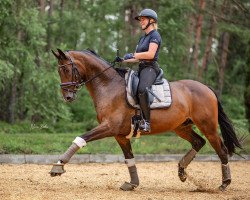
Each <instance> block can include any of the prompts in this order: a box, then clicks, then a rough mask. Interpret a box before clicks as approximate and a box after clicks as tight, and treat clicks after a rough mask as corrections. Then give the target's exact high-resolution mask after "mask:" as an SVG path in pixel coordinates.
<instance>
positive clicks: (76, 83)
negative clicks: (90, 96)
mask: <svg viewBox="0 0 250 200" xmlns="http://www.w3.org/2000/svg"><path fill="white" fill-rule="evenodd" d="M67 53H68V57H69V60H70V63H68V64H64V65H59V68H61V67H65V66H67V65H71V66H72V68H71V70H72V79H71V82H65V83H61V84H60V87H61V89H63V90H66V91H68V92H73V93H76V92H77V91H78V90H79V89H81V87H82V86H83V85H86V84H87V83H88V82H90V81H92V80H94V79H95V78H97V77H98V76H100V75H102V74H103V73H104V72H105V71H107V70H108V69H110V68H111V67H114V66H115V64H116V62H115V60H114V61H113V62H112V63H110V64H111V65H110V66H109V67H108V68H106V69H104V70H103V71H101V72H100V73H98V74H96V75H95V76H93V77H92V78H90V79H88V80H86V81H83V80H82V78H81V75H80V73H79V71H78V68H77V66H76V64H75V63H74V61H73V59H72V58H71V57H70V53H69V51H67ZM78 77H80V78H81V80H80V81H78V79H79V78H78ZM74 78H75V80H76V81H73V79H74ZM70 86H75V88H74V89H73V90H71V89H69V88H68V87H70Z"/></svg>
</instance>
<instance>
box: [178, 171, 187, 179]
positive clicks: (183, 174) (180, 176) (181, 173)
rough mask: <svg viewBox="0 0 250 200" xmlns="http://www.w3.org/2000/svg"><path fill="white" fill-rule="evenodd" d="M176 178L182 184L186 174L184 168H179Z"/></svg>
mask: <svg viewBox="0 0 250 200" xmlns="http://www.w3.org/2000/svg"><path fill="white" fill-rule="evenodd" d="M178 176H179V178H180V180H181V181H182V182H185V181H186V180H187V173H186V172H185V169H184V168H182V167H179V170H178Z"/></svg>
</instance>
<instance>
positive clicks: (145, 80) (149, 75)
mask: <svg viewBox="0 0 250 200" xmlns="http://www.w3.org/2000/svg"><path fill="white" fill-rule="evenodd" d="M156 76H157V73H156V70H155V69H153V68H152V67H146V68H144V69H142V70H141V71H140V82H139V86H138V97H139V103H140V107H141V111H142V115H143V119H144V120H143V122H142V123H140V127H139V128H140V129H141V130H143V131H146V132H150V105H149V98H148V92H147V88H150V87H151V86H152V84H153V83H154V81H155V79H156Z"/></svg>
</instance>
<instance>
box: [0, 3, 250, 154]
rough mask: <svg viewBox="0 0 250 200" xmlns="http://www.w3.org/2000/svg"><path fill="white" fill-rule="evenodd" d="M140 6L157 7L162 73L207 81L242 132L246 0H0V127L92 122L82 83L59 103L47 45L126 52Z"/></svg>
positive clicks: (49, 127)
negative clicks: (66, 100)
mask: <svg viewBox="0 0 250 200" xmlns="http://www.w3.org/2000/svg"><path fill="white" fill-rule="evenodd" d="M144 8H152V9H154V10H155V11H156V12H157V13H158V17H159V24H158V27H159V32H160V33H161V36H162V39H163V43H162V47H161V52H160V55H159V63H160V65H161V67H162V68H163V70H164V72H165V77H166V78H167V79H168V80H170V81H175V80H179V79H194V80H198V81H200V82H202V83H204V84H207V85H209V86H211V87H213V88H214V89H215V90H216V92H217V94H218V96H219V98H220V99H221V101H222V104H223V106H224V109H225V110H226V112H227V114H228V115H229V117H230V118H231V119H232V121H233V122H234V124H235V126H236V129H237V131H238V132H240V133H243V134H249V128H250V126H249V123H250V2H249V1H248V0H157V1H155V0H137V1H132V0H126V1H123V0H121V1H114V0H76V1H65V0H37V1H35V0H1V1H0V96H1V98H0V132H1V133H4V134H12V133H33V132H46V133H52V132H55V133H63V132H65V133H66V132H72V131H78V130H79V132H83V131H84V130H89V129H91V128H93V127H94V126H95V125H96V124H97V122H96V118H95V110H94V107H93V104H92V101H91V99H90V96H89V95H88V93H87V91H86V89H85V88H82V90H81V91H80V92H79V94H78V99H77V100H76V101H75V102H73V103H71V104H66V103H64V101H63V99H62V96H61V93H60V87H59V83H60V81H59V76H58V74H57V60H56V59H55V58H54V56H53V55H52V53H51V49H54V50H55V49H56V48H60V49H63V50H83V49H87V48H91V49H93V50H95V51H96V52H97V53H98V54H99V55H100V56H101V57H103V58H104V59H106V60H107V61H112V60H113V59H114V58H115V56H116V49H119V50H120V54H121V55H123V54H125V53H126V52H133V51H134V50H135V46H136V44H137V42H138V38H139V37H140V36H141V34H143V33H142V31H141V30H140V27H139V24H138V23H137V21H135V20H134V16H135V15H137V14H138V13H139V12H140V11H141V10H142V9H144ZM122 67H128V66H125V65H123V66H122ZM129 67H134V66H129ZM1 137H6V135H5V136H1ZM72 138H73V137H72ZM0 147H1V146H0ZM1 148H2V151H0V152H2V153H6V149H4V147H3V146H2V147H1ZM1 148H0V149H1ZM7 152H8V151H7ZM31 153H32V152H31Z"/></svg>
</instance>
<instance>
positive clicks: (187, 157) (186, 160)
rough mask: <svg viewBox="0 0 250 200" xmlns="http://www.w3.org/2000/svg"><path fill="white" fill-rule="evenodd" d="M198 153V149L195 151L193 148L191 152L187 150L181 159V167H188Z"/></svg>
mask: <svg viewBox="0 0 250 200" xmlns="http://www.w3.org/2000/svg"><path fill="white" fill-rule="evenodd" d="M196 154H197V151H195V150H194V149H191V150H190V151H189V152H187V154H186V155H185V156H184V157H183V158H182V159H181V160H180V162H179V167H181V168H186V167H187V166H188V165H189V164H190V163H191V161H192V160H193V159H194V157H195V155H196Z"/></svg>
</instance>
